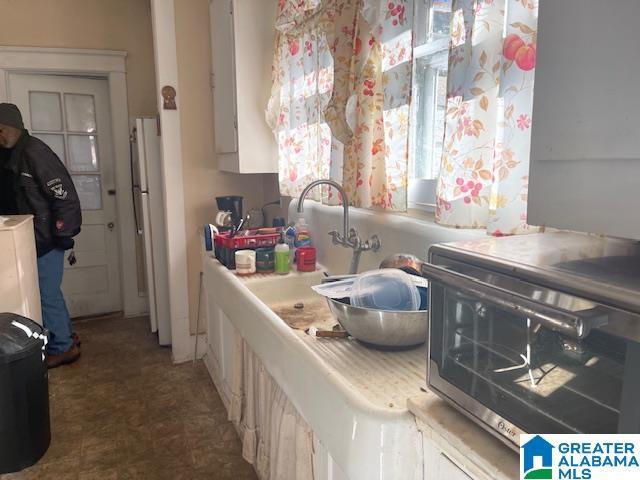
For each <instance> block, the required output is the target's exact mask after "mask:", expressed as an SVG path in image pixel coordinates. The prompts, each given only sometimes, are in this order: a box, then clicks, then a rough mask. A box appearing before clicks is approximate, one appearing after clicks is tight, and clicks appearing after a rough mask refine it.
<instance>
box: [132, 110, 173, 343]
mask: <svg viewBox="0 0 640 480" xmlns="http://www.w3.org/2000/svg"><path fill="white" fill-rule="evenodd" d="M131 141H132V152H131V153H132V154H131V162H132V163H131V175H132V178H133V202H134V212H135V217H136V230H137V232H138V235H142V237H143V240H144V251H145V269H146V278H147V293H148V296H149V317H150V321H151V331H152V332H158V341H159V343H160V345H171V314H170V309H169V269H168V265H167V256H166V252H167V245H166V229H165V220H164V195H163V190H162V183H163V182H162V165H161V153H160V136H159V134H158V124H157V120H156V119H155V118H137V119H136V120H135V126H134V127H133V131H132V134H131Z"/></svg>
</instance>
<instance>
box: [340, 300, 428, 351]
mask: <svg viewBox="0 0 640 480" xmlns="http://www.w3.org/2000/svg"><path fill="white" fill-rule="evenodd" d="M327 302H328V303H329V309H330V310H331V313H333V316H334V317H336V319H337V320H338V322H340V325H342V328H344V329H345V330H346V331H347V332H349V334H350V335H351V336H353V337H355V338H357V339H358V340H360V341H361V342H365V343H370V344H373V345H380V346H384V347H410V346H416V345H420V344H421V343H424V342H425V341H426V339H427V328H428V326H429V312H428V311H427V310H421V311H419V312H392V311H388V310H374V309H372V308H361V307H353V306H351V305H349V304H348V303H343V302H341V301H340V300H335V299H332V298H327Z"/></svg>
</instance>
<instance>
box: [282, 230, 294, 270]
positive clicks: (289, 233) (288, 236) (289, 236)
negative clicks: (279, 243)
mask: <svg viewBox="0 0 640 480" xmlns="http://www.w3.org/2000/svg"><path fill="white" fill-rule="evenodd" d="M284 234H285V237H284V239H285V243H286V244H287V246H288V247H289V265H292V264H293V258H294V255H295V253H296V246H295V245H294V244H295V242H296V227H295V223H290V224H289V226H288V227H287V229H286V230H285V231H284Z"/></svg>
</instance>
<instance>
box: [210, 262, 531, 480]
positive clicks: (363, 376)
mask: <svg viewBox="0 0 640 480" xmlns="http://www.w3.org/2000/svg"><path fill="white" fill-rule="evenodd" d="M319 274H320V272H316V274H300V273H298V272H292V273H291V274H290V275H288V276H285V277H283V278H282V279H279V278H278V277H275V276H273V275H261V274H258V275H253V276H250V277H238V276H236V275H235V273H234V272H232V271H229V270H227V269H226V268H224V267H223V266H222V265H220V264H219V263H218V262H217V261H214V260H213V259H210V258H209V259H207V261H205V278H206V279H207V283H208V284H211V285H216V288H215V290H210V291H209V293H210V294H213V295H215V297H216V299H217V301H218V302H220V303H219V305H220V307H221V308H223V310H224V311H225V314H226V315H227V316H228V317H229V318H230V319H231V321H232V323H233V324H234V326H235V327H236V328H237V329H238V331H239V332H240V334H241V335H242V336H243V337H244V338H245V339H246V341H247V342H248V343H249V345H250V346H251V348H252V349H253V350H254V352H255V353H256V354H257V355H258V356H259V357H260V358H261V361H262V362H263V363H264V364H265V366H266V367H267V369H268V370H269V371H270V373H271V374H272V375H273V376H274V379H275V380H276V381H277V382H278V384H279V385H280V386H281V388H283V390H284V391H285V393H286V394H287V396H288V397H289V399H290V400H291V401H292V402H293V403H294V405H295V406H296V407H297V408H298V410H299V411H300V413H301V414H302V415H303V417H305V419H306V420H307V422H308V423H309V424H310V426H311V427H312V429H313V430H314V432H315V434H317V435H318V438H319V439H320V440H321V441H322V443H323V444H324V445H325V446H326V447H328V450H329V452H330V453H331V454H332V455H334V459H335V460H336V461H337V463H338V464H339V465H340V466H341V467H342V468H343V469H344V470H345V473H346V474H347V475H348V476H349V477H351V478H363V479H364V478H367V479H368V478H373V477H375V478H399V477H398V474H400V472H402V475H403V476H402V478H403V480H404V479H405V478H407V479H408V478H419V477H420V475H421V474H418V472H417V471H416V470H414V469H413V468H412V467H411V465H414V466H415V467H414V468H419V470H420V471H421V470H422V466H421V462H422V457H421V455H422V453H421V452H422V448H421V447H418V446H417V445H415V437H414V435H416V434H418V433H419V431H420V432H421V433H422V435H424V436H425V437H427V438H429V439H430V440H431V441H432V443H434V444H435V445H436V446H437V448H439V449H440V450H441V451H442V452H444V453H445V454H446V455H447V456H449V457H450V458H451V459H452V460H454V461H455V463H457V464H458V465H460V466H462V467H464V469H465V471H466V472H468V473H469V474H470V475H471V478H473V479H474V480H489V479H498V480H512V479H514V478H517V474H518V471H519V460H518V455H517V454H516V453H515V452H514V451H512V450H510V449H509V448H508V447H506V446H505V445H504V444H502V443H501V442H500V441H499V440H497V439H495V438H494V437H493V436H492V435H491V434H489V433H488V432H486V431H485V430H483V429H481V428H480V427H479V426H477V425H476V424H474V423H473V422H471V421H470V420H469V419H467V418H466V417H464V416H463V415H462V414H460V413H459V412H457V411H456V410H454V409H453V408H451V407H450V406H449V405H447V404H446V403H445V402H444V401H443V400H441V399H439V398H438V397H437V396H436V395H435V394H433V393H426V392H423V391H421V388H423V387H424V386H425V385H426V380H425V374H426V349H425V346H424V345H423V346H421V347H418V348H413V349H410V350H402V351H388V350H387V351H385V350H377V349H371V348H369V347H366V346H364V345H363V344H361V343H360V342H358V341H357V340H353V339H325V338H317V337H312V336H309V335H308V334H306V333H305V332H304V331H303V330H297V329H293V328H291V327H290V326H289V325H287V323H285V321H283V320H282V319H281V317H279V316H277V315H276V313H274V311H273V310H280V308H282V307H283V306H286V305H287V304H289V303H291V302H294V303H297V302H300V301H303V302H304V303H305V304H306V305H307V307H309V308H310V309H311V310H313V311H314V313H315V314H316V318H317V319H318V321H321V322H323V321H324V320H325V319H324V315H325V314H326V313H327V312H325V311H324V309H321V308H320V307H319V306H318V304H316V303H315V302H314V299H315V294H312V293H311V292H310V289H309V286H310V285H313V284H316V283H317V282H318V280H319V279H320V278H321V277H320V275H319ZM283 282H284V283H283ZM276 307H277V308H276ZM272 309H273V310H272ZM325 323H326V322H325ZM257 325H260V326H261V328H256V327H257ZM292 358H295V359H296V361H295V362H291V359H292ZM412 432H415V433H412ZM383 433H384V439H385V440H384V442H382V443H381V440H380V439H381V434H383ZM382 445H384V446H382ZM381 448H383V450H382V451H379V450H380V449H381ZM383 451H384V454H383ZM372 455H374V456H375V455H377V456H376V457H375V458H384V459H385V463H384V467H383V468H382V469H381V470H379V469H378V467H377V466H376V462H373V463H371V461H373V458H374V456H372ZM381 455H382V456H381ZM389 455H391V456H389ZM411 458H413V459H411ZM410 459H411V460H410ZM389 461H390V463H388V462H389ZM363 462H365V463H363ZM365 465H367V467H366V468H363V467H364V466H365ZM401 465H402V466H401ZM374 466H375V468H373V467H374ZM383 472H384V473H383ZM370 474H371V475H373V477H372V476H371V475H370ZM438 480H440V479H438Z"/></svg>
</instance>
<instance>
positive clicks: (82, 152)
mask: <svg viewBox="0 0 640 480" xmlns="http://www.w3.org/2000/svg"><path fill="white" fill-rule="evenodd" d="M69 169H70V170H71V171H74V172H98V171H99V167H98V137H96V136H95V135H69Z"/></svg>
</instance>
